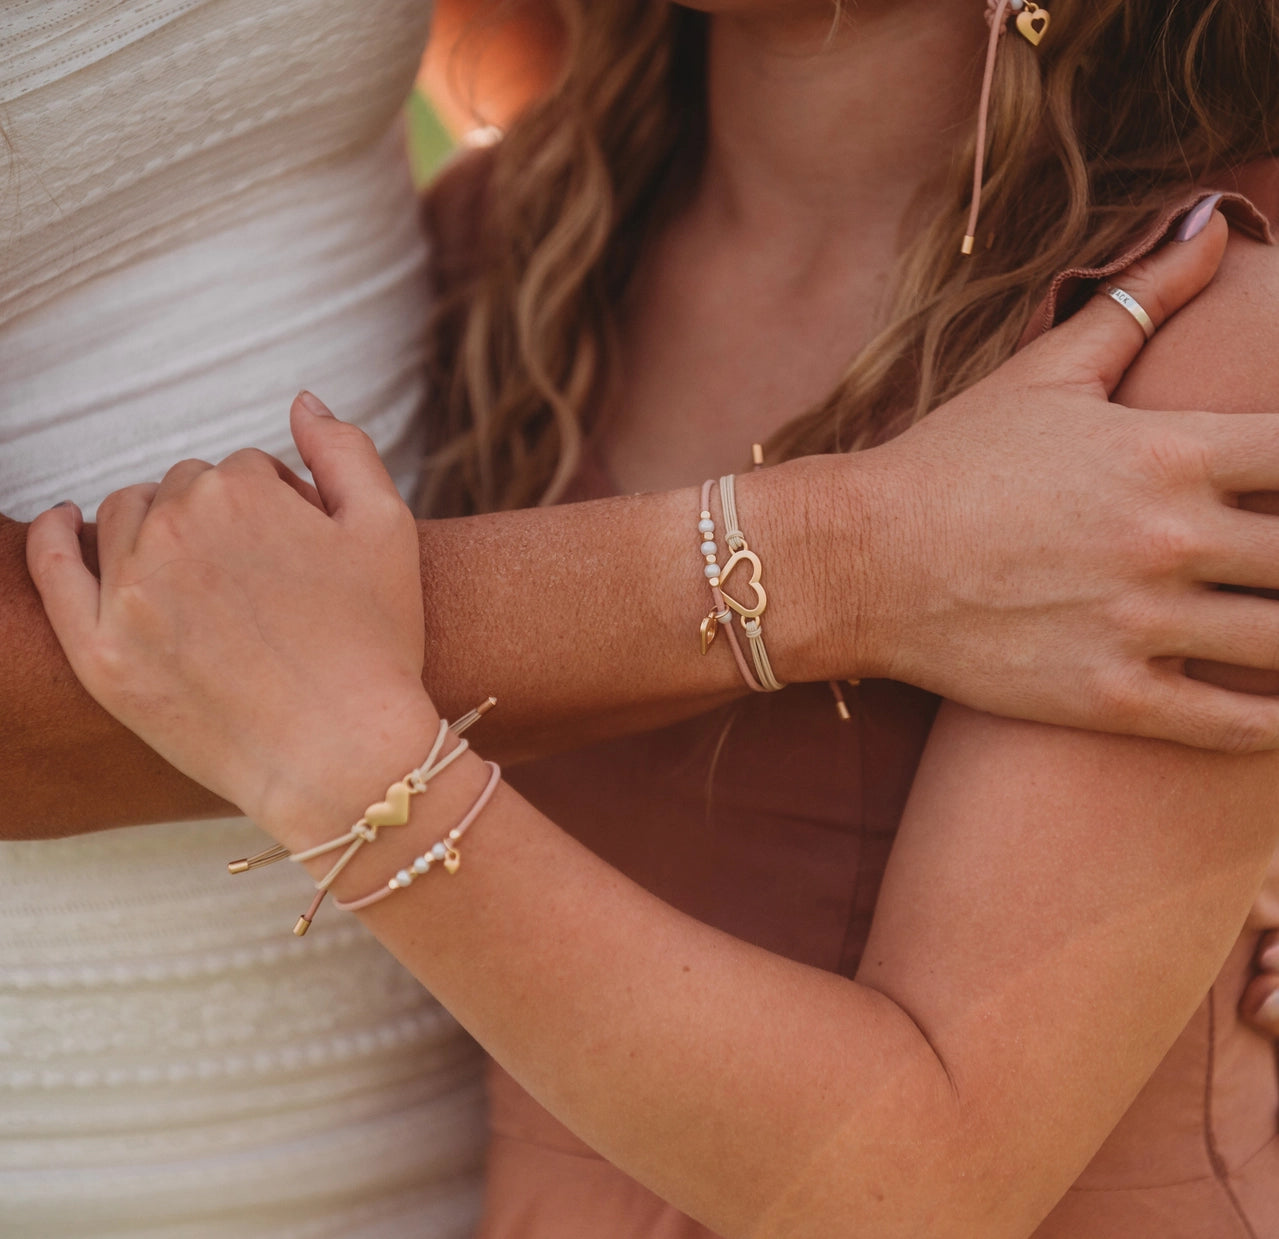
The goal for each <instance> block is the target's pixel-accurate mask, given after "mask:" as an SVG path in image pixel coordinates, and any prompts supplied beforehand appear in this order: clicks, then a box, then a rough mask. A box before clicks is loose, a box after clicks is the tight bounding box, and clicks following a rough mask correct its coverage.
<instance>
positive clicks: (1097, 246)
mask: <svg viewBox="0 0 1279 1239" xmlns="http://www.w3.org/2000/svg"><path fill="white" fill-rule="evenodd" d="M970 2H971V3H973V4H974V5H977V4H980V0H970ZM555 6H556V8H557V10H558V13H559V16H560V19H561V21H562V23H563V28H564V33H565V38H566V47H567V55H566V58H565V62H564V69H563V72H562V74H561V77H560V79H559V81H558V83H557V84H556V86H555V88H554V89H553V90H552V91H551V92H550V93H549V94H548V95H547V96H546V97H545V98H544V99H542V100H541V101H540V102H538V103H537V104H536V105H535V106H534V107H532V108H531V109H530V110H529V111H528V112H527V113H526V114H525V115H524V116H522V117H521V119H520V120H519V121H518V122H517V123H516V124H515V125H514V126H513V127H512V128H511V130H510V132H509V133H508V134H507V136H506V137H505V139H504V140H503V141H502V142H501V143H500V144H499V145H498V146H497V147H495V148H494V149H493V150H492V151H489V152H486V154H485V156H484V157H483V162H482V166H479V167H478V168H473V169H472V170H471V173H470V174H469V175H470V180H471V182H472V190H471V193H470V199H469V203H468V204H467V205H466V207H465V208H464V209H463V211H462V212H461V214H462V215H463V216H464V218H465V220H466V222H467V227H466V229H465V235H463V236H459V235H458V234H457V229H456V228H453V229H452V230H451V231H452V234H453V235H451V236H447V237H446V238H445V240H444V241H443V242H442V244H441V247H440V251H439V252H440V253H441V255H442V257H441V263H440V272H439V290H438V295H439V302H438V309H437V312H436V315H435V319H434V325H433V328H432V341H431V356H432V370H433V376H432V377H433V383H432V397H431V407H430V409H429V410H428V416H429V418H430V424H431V426H432V428H433V431H434V433H435V435H436V438H435V441H434V447H433V450H432V452H431V454H430V456H429V458H428V460H427V462H426V466H425V471H424V483H425V485H424V497H423V507H424V510H425V511H428V512H431V513H432V514H450V515H451V514H461V513H467V512H479V511H489V510H494V509H501V508H511V507H524V506H530V505H534V504H539V503H543V504H544V503H553V502H555V501H556V500H557V499H559V498H560V497H561V496H562V495H563V494H564V491H565V488H566V487H567V485H568V483H569V482H570V480H571V479H572V477H573V475H574V473H575V472H576V471H577V469H578V467H579V464H580V462H581V457H582V451H583V444H584V443H585V442H586V440H587V438H588V437H589V435H590V433H591V431H592V429H593V427H594V426H595V425H596V424H597V422H598V419H599V417H600V409H599V403H600V401H599V396H600V393H601V391H602V390H603V388H604V386H605V382H606V378H607V376H608V374H609V372H610V367H611V366H612V364H613V362H614V359H615V357H616V327H615V314H616V310H617V307H618V305H619V303H620V302H621V299H622V297H623V295H624V294H625V291H626V288H627V284H628V282H629V281H630V279H631V276H632V274H633V272H634V270H635V267H636V263H637V262H638V261H639V258H640V256H641V254H642V253H643V251H644V248H645V245H646V242H647V239H648V238H649V237H650V236H651V235H652V232H653V230H654V229H657V228H660V227H661V225H662V222H663V220H664V219H666V218H667V217H668V215H669V213H670V212H671V211H673V210H675V209H677V208H678V206H679V204H680V202H681V200H682V197H681V196H682V195H683V194H685V193H687V192H688V190H689V189H690V187H691V186H692V184H693V183H694V180H695V178H696V175H697V171H698V168H699V165H700V158H701V151H702V146H703V138H704V129H705V103H704V87H705V60H706V19H705V17H704V15H702V14H700V13H696V12H693V11H691V10H688V9H683V8H680V7H679V6H678V5H674V4H669V3H663V2H661V0H607V2H604V0H555ZM1050 7H1051V12H1052V27H1051V30H1050V32H1049V35H1048V37H1046V38H1045V40H1044V42H1043V44H1042V45H1041V46H1040V47H1039V49H1034V48H1032V47H1031V46H1030V45H1029V44H1028V43H1026V42H1025V41H1024V40H1022V39H1018V38H1015V37H1011V36H1010V37H1008V38H1006V40H1005V45H1004V47H1003V49H1002V50H1001V53H1000V56H999V58H998V62H997V70H996V74H995V81H994V90H993V95H992V101H991V113H990V115H991V134H992V136H991V139H990V147H989V154H988V163H987V166H988V169H989V171H988V174H987V181H986V187H985V193H984V197H983V207H982V220H981V237H979V240H978V252H977V254H976V255H975V256H974V257H973V258H969V259H964V258H961V257H960V255H959V252H958V240H959V238H960V237H961V236H962V235H963V232H964V218H965V214H966V210H967V205H968V197H969V190H970V178H971V172H970V171H969V169H970V168H971V158H972V146H973V140H974V139H973V136H972V135H971V134H970V136H969V139H968V150H967V152H966V154H965V158H964V159H963V160H962V161H959V163H958V165H957V168H956V171H955V172H954V173H953V174H952V175H951V183H949V184H948V185H947V186H946V187H945V190H944V195H943V197H942V201H943V202H944V203H945V205H944V207H943V209H941V210H940V211H938V212H936V213H935V214H934V215H933V217H932V218H931V219H928V220H926V221H925V222H924V223H923V225H922V227H921V228H920V229H919V230H918V232H917V234H916V235H915V236H914V237H913V239H911V240H910V242H909V243H908V245H907V247H906V249H905V251H904V252H903V254H902V255H901V257H900V260H899V262H898V265H897V271H896V277H895V283H894V289H895V291H894V293H893V296H892V299H891V304H890V306H889V308H888V310H887V313H886V315H885V318H884V321H883V326H882V328H881V329H880V330H878V332H877V333H876V334H875V336H874V338H873V339H872V340H871V341H870V343H869V344H867V345H866V346H865V347H864V348H863V349H861V351H860V352H859V353H858V354H857V355H856V356H855V357H852V358H851V360H850V362H849V365H848V367H847V370H846V371H845V373H844V375H843V377H842V379H841V380H840V381H839V383H838V384H837V385H836V387H835V388H834V390H833V391H831V392H830V394H829V395H828V396H827V397H826V399H825V400H823V401H822V402H821V403H820V404H819V405H817V406H816V407H814V408H810V409H808V410H806V411H804V412H802V413H800V415H799V416H797V417H796V418H794V419H793V420H792V421H791V422H789V423H788V424H787V425H786V426H784V427H783V428H782V429H781V430H780V431H779V432H778V433H777V434H776V435H775V436H774V438H773V440H772V441H771V442H770V443H769V444H768V445H767V454H768V459H770V460H773V461H776V460H780V459H783V458H788V457H792V456H798V455H805V454H811V453H818V452H834V451H848V450H854V449H858V448H862V447H866V446H870V445H873V444H875V443H877V442H882V441H883V440H884V439H886V438H888V437H891V436H892V435H893V434H896V433H899V432H900V431H901V430H902V429H904V428H905V427H906V426H907V425H909V424H910V423H911V422H913V421H914V420H916V419H918V418H919V417H922V416H923V415H924V414H926V413H927V412H928V411H929V410H930V409H932V408H935V407H936V406H937V405H939V404H941V403H943V402H944V401H946V400H948V399H950V398H951V397H952V396H954V395H956V394H957V393H959V392H960V391H962V390H963V389H964V388H966V387H968V386H970V385H971V384H972V383H973V382H975V381H976V380H977V379H979V378H981V377H982V376H983V375H985V374H987V373H989V372H990V371H991V370H993V369H994V368H995V367H997V366H998V365H999V364H1000V363H1001V362H1003V361H1004V360H1005V359H1007V358H1008V357H1009V356H1010V355H1011V354H1012V352H1013V351H1014V349H1015V347H1016V344H1017V340H1018V338H1019V337H1020V335H1021V333H1022V330H1023V328H1024V326H1025V324H1026V322H1027V320H1028V318H1029V316H1030V313H1031V311H1032V310H1033V309H1034V307H1035V305H1036V304H1037V302H1038V301H1039V299H1040V298H1041V296H1042V295H1043V293H1044V291H1045V288H1046V286H1047V283H1048V282H1049V280H1050V279H1051V277H1052V275H1053V274H1054V273H1055V272H1057V271H1058V270H1060V269H1062V268H1064V267H1067V266H1071V265H1077V264H1081V263H1082V264H1091V263H1095V262H1100V261H1104V260H1105V258H1106V257H1108V256H1110V255H1113V254H1114V253H1115V252H1117V251H1118V250H1119V249H1120V247H1121V246H1122V245H1123V243H1124V242H1125V240H1127V239H1129V238H1130V237H1132V236H1133V235H1134V234H1135V233H1137V232H1138V231H1140V230H1141V229H1143V228H1147V227H1149V226H1150V225H1151V224H1152V223H1153V221H1154V220H1155V218H1156V217H1157V216H1158V215H1159V213H1160V211H1161V209H1162V208H1163V207H1164V206H1166V204H1167V200H1168V197H1169V195H1170V192H1172V191H1174V190H1175V189H1176V188H1177V187H1180V186H1184V185H1186V184H1187V183H1193V182H1196V181H1199V180H1203V179H1205V178H1207V177H1209V176H1211V175H1212V174H1213V173H1214V172H1220V171H1222V170H1223V169H1228V168H1231V167H1235V166H1238V165H1242V164H1245V163H1247V162H1249V161H1251V160H1254V159H1257V158H1261V157H1263V156H1270V155H1272V154H1273V153H1274V152H1275V147H1276V137H1277V135H1276V133H1275V129H1274V126H1275V123H1276V120H1279V0H1052V4H1051V6H1050ZM973 102H974V107H973V111H974V129H975V120H976V99H974V101H973ZM457 213H458V212H457V210H456V207H455V208H454V214H457ZM990 236H997V237H998V244H996V245H993V246H991V247H989V248H986V247H984V246H983V245H982V237H990Z"/></svg>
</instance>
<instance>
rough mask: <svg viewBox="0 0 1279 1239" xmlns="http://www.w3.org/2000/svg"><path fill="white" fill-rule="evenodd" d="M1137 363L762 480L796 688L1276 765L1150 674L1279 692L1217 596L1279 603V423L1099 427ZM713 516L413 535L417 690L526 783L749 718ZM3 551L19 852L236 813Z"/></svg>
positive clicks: (771, 594) (1271, 657)
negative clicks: (531, 774)
mask: <svg viewBox="0 0 1279 1239" xmlns="http://www.w3.org/2000/svg"><path fill="white" fill-rule="evenodd" d="M1203 238H1204V239H1203V240H1202V241H1197V242H1195V243H1193V244H1192V243H1186V244H1184V245H1175V246H1168V247H1165V249H1164V250H1163V251H1160V252H1159V253H1158V254H1156V255H1155V256H1153V257H1152V258H1150V259H1147V260H1145V261H1144V262H1143V263H1142V264H1139V265H1138V266H1137V267H1134V268H1132V269H1130V270H1129V271H1128V272H1127V273H1126V274H1125V277H1124V278H1125V287H1127V288H1129V290H1130V291H1133V292H1134V295H1137V296H1138V297H1139V298H1140V299H1141V300H1142V301H1143V303H1145V304H1147V305H1148V306H1149V307H1151V309H1152V313H1154V314H1155V316H1156V318H1159V319H1162V317H1163V316H1164V315H1165V314H1166V313H1170V312H1171V311H1172V310H1173V309H1175V308H1176V307H1177V306H1179V305H1181V304H1184V303H1185V302H1186V301H1187V300H1188V299H1189V298H1190V297H1192V296H1193V295H1194V294H1195V293H1196V292H1197V291H1198V290H1199V289H1200V288H1202V287H1203V285H1204V284H1205V282H1206V281H1207V280H1208V279H1209V278H1210V276H1211V274H1212V272H1213V271H1214V270H1215V268H1216V264H1217V261H1218V260H1219V257H1220V253H1221V251H1222V249H1223V248H1224V245H1225V224H1224V222H1223V221H1222V220H1221V219H1220V218H1218V219H1217V220H1216V221H1215V225H1214V226H1213V227H1210V228H1209V229H1207V230H1205V232H1204V234H1203ZM1214 247H1215V248H1214ZM1140 343H1141V332H1140V331H1139V330H1138V329H1137V328H1136V326H1135V324H1133V323H1132V322H1131V320H1130V319H1128V318H1127V316H1126V315H1125V313H1124V311H1122V310H1121V309H1119V308H1118V307H1116V306H1114V305H1113V303H1110V302H1109V301H1105V302H1104V303H1097V304H1094V305H1091V306H1089V307H1087V308H1085V310H1083V311H1081V312H1080V313H1079V314H1078V315H1076V316H1075V318H1074V319H1072V320H1071V322H1069V323H1068V324H1066V325H1065V326H1064V327H1062V328H1058V329H1057V330H1056V331H1054V332H1052V333H1050V334H1049V335H1048V336H1046V337H1045V338H1044V339H1042V340H1039V341H1036V342H1035V344H1033V345H1031V346H1030V347H1029V348H1027V349H1025V350H1023V352H1022V353H1020V354H1019V355H1018V356H1017V357H1016V358H1014V359H1013V360H1012V361H1010V362H1009V363H1007V364H1006V365H1005V366H1003V367H1001V369H1000V370H999V371H997V372H996V374H994V375H992V376H990V377H989V378H987V379H985V380H983V381H982V382H981V383H979V384H977V385H976V386H974V387H973V388H971V389H970V390H969V391H968V392H966V393H964V395H962V396H960V397H957V398H956V399H955V400H953V401H951V402H950V403H949V404H948V405H946V406H943V408H941V409H939V410H938V411H937V412H936V413H934V414H933V415H932V416H931V417H929V418H926V419H925V420H924V421H923V422H922V423H920V424H919V425H918V426H916V427H914V428H913V429H911V430H910V431H908V432H906V434H904V435H902V436H900V437H899V438H898V439H895V440H894V441H893V442H891V443H889V444H886V445H885V446H884V447H882V448H876V449H874V450H872V451H868V452H862V453H858V454H856V455H852V456H824V457H810V458H807V459H804V460H799V461H794V462H791V463H789V464H785V465H781V466H778V467H776V468H771V469H766V470H763V471H761V472H759V473H756V474H746V475H745V476H743V477H741V478H740V479H739V484H738V510H739V512H740V513H741V517H742V520H743V521H744V522H745V527H746V530H747V532H748V534H749V536H750V538H751V542H752V546H753V547H754V548H755V549H756V550H757V551H758V552H759V554H760V555H761V557H762V560H763V563H764V565H765V568H766V576H765V578H764V584H765V586H766V588H767V591H768V600H769V608H768V613H767V634H768V642H769V649H770V653H771V657H772V661H773V665H774V668H775V670H776V672H777V675H778V676H779V678H780V679H782V680H783V681H804V680H823V679H830V678H869V677H875V676H880V677H888V678H892V679H899V680H904V681H906V682H908V683H914V684H918V685H920V686H922V687H924V688H928V689H931V690H933V691H935V692H940V693H941V694H943V695H945V696H948V697H950V698H952V699H955V700H957V701H961V702H964V703H966V704H968V705H970V706H974V707H976V708H979V709H982V710H986V711H989V712H992V713H996V714H1003V715H1008V716H1012V717H1018V718H1029V719H1034V720H1038V721H1041V722H1042V721H1046V722H1054V723H1065V724H1070V725H1073V726H1077V727H1085V728H1097V729H1101V730H1111V731H1126V732H1133V733H1136V734H1141V735H1151V736H1158V737H1172V738H1176V739H1180V740H1182V741H1183V742H1187V743H1193V744H1198V745H1202V746H1206V747H1220V748H1228V749H1233V750H1236V751H1250V750H1253V749H1257V748H1269V747H1273V746H1274V745H1275V744H1276V743H1279V701H1276V700H1272V699H1263V698H1259V697H1249V696H1245V695H1238V694H1232V693H1229V692H1226V691H1225V690H1223V689H1220V688H1216V687H1209V686H1207V685H1204V684H1198V685H1196V684H1193V683H1192V682H1191V681H1189V680H1187V679H1185V678H1184V677H1182V676H1180V675H1169V674H1161V673H1158V672H1157V671H1156V672H1152V670H1151V665H1150V659H1151V657H1152V656H1154V655H1160V654H1173V653H1175V652H1176V651H1175V650H1173V649H1170V648H1169V646H1170V644H1175V645H1176V646H1177V647H1178V648H1179V649H1180V650H1181V652H1182V653H1191V654H1202V655H1205V656H1210V657H1214V658H1216V659H1218V660H1219V661H1223V662H1231V663H1234V664H1236V665H1240V666H1256V667H1263V668H1270V669H1272V670H1273V669H1275V668H1276V667H1277V666H1279V607H1276V606H1275V605H1274V603H1273V602H1271V601H1269V600H1262V599H1256V598H1245V597H1239V596H1235V595H1228V594H1220V593H1213V592H1211V591H1205V590H1204V589H1203V586H1202V584H1201V583H1202V582H1211V581H1227V582H1231V583H1233V584H1238V585H1250V586H1274V585H1276V584H1279V579H1277V578H1279V567H1276V565H1279V524H1276V522H1275V521H1274V519H1273V518H1272V517H1269V516H1263V515H1253V514H1244V513H1241V512H1239V511H1238V510H1236V509H1235V508H1234V507H1233V506H1231V505H1232V504H1233V501H1234V495H1233V493H1231V492H1232V491H1233V490H1238V489H1248V490H1279V417H1275V416H1273V415H1270V416H1258V417H1245V418H1239V417H1233V416H1224V415H1221V416H1219V415H1213V414H1190V413H1183V414H1169V413H1139V412H1135V411H1130V410H1126V409H1123V408H1120V407H1118V406H1115V405H1111V404H1108V403H1106V401H1105V399H1104V396H1105V394H1106V393H1107V392H1108V391H1111V390H1113V389H1114V387H1115V386H1116V385H1117V384H1118V383H1119V381H1120V379H1121V378H1122V377H1123V374H1124V371H1125V369H1126V367H1127V366H1128V365H1129V364H1130V363H1131V361H1132V359H1133V357H1134V356H1135V355H1136V352H1137V349H1138V347H1139V345H1140ZM298 416H299V414H298V413H297V411H296V410H295V413H294V417H295V427H296V425H297V420H296V419H297V418H298ZM310 437H311V439H313V440H314V444H313V446H314V450H315V451H316V452H317V453H319V454H320V455H321V457H323V456H324V455H325V454H330V453H331V454H334V455H332V456H330V457H329V459H328V462H327V463H328V464H329V465H332V463H333V460H334V459H336V457H338V456H341V455H344V454H346V453H349V452H367V451H368V441H367V439H365V437H364V436H363V435H362V434H361V432H360V431H358V430H356V429H355V428H353V427H350V426H346V425H342V424H336V425H334V426H333V433H331V434H326V435H323V436H316V435H314V434H312V435H311V436H310ZM318 463H325V462H324V461H323V460H320V461H319V462H318ZM943 480H944V484H942V483H943ZM1050 496H1052V497H1055V498H1056V500H1057V503H1056V505H1054V504H1053V503H1052V502H1050V501H1049V498H1048V497H1050ZM699 506H700V505H699V497H698V492H697V489H696V488H695V487H691V486H690V487H688V488H686V489H684V490H680V491H672V492H667V493H662V494H652V495H640V496H631V497H628V498H619V499H613V500H602V501H599V502H596V503H590V504H572V505H566V506H564V507H561V508H555V509H537V510H531V511H525V512H512V513H500V514H496V515H491V516H483V517H475V518H468V519H464V520H454V521H441V522H434V523H425V524H420V525H419V526H418V536H419V545H420V551H421V567H422V571H421V580H422V586H423V589H424V591H425V596H426V599H427V606H426V614H427V616H428V620H427V629H426V658H425V670H424V679H425V682H426V683H427V684H428V685H429V686H430V688H431V691H432V693H433V695H434V697H435V700H436V701H437V702H438V703H439V705H440V707H441V708H442V709H443V710H444V711H445V713H446V714H453V715H456V714H457V713H458V712H460V711H463V710H465V709H468V708H469V707H470V706H472V705H474V704H475V703H476V702H477V701H479V700H481V699H482V698H484V697H486V696H488V695H490V694H492V695H494V696H496V697H498V698H499V700H500V701H501V708H500V709H499V710H498V711H495V712H494V713H493V714H492V715H490V716H489V718H488V719H486V720H485V724H484V729H485V735H484V748H485V750H486V751H487V752H489V753H492V754H494V755H495V756H497V757H499V758H500V759H501V760H503V761H507V762H509V761H512V760H518V759H520V758H524V757H529V756H533V755H537V754H541V753H546V752H551V751H554V750H555V749H558V748H564V747H572V746H577V745H582V744H587V743H590V742H591V741H592V740H597V739H599V738H601V737H603V736H605V735H608V734H618V733H621V732H623V731H628V730H629V731H634V730H641V729H644V728H647V727H653V726H657V725H659V724H661V723H663V722H667V721H673V720H675V719H677V718H680V717H684V716H687V715H688V714H691V713H695V712H697V711H699V710H703V709H706V708H709V707H710V706H712V705H714V704H716V703H718V702H721V701H723V700H725V699H726V698H728V697H730V696H732V695H734V694H740V693H742V692H744V691H745V690H744V689H743V687H742V685H741V683H740V681H739V679H738V676H737V672H736V669H735V667H734V665H733V662H732V660H731V658H730V657H729V653H728V651H727V649H726V648H724V645H725V643H724V642H723V641H720V642H719V643H718V644H717V646H716V647H715V648H713V649H712V650H711V651H710V652H709V654H708V655H707V656H706V657H705V658H702V657H699V655H698V653H697V648H698V639H697V637H698V634H697V628H698V622H699V620H700V619H701V617H702V616H704V615H705V614H706V612H707V609H708V607H709V602H710V600H709V594H708V591H707V587H706V583H705V580H704V578H703V577H702V575H701V568H702V561H701V559H700V557H699V555H698V552H697V544H698V535H697V533H696V522H697V514H698V510H699ZM0 532H2V533H3V535H4V557H3V561H2V562H0V573H3V575H2V576H0V591H2V593H0V781H2V783H3V786H4V788H5V791H6V810H5V814H4V819H3V823H2V824H0V825H2V828H3V833H4V834H5V835H6V836H8V837H24V836H27V837H34V836H37V835H57V834H69V833H75V832H79V831H87V830H94V829H101V828H104V827H109V826H116V825H120V824H123V823H126V822H142V821H148V820H174V819H179V818H187V817H199V816H207V815H208V814H210V813H214V812H217V811H219V809H220V808H221V806H219V805H218V804H217V802H216V801H214V800H212V799H211V798H210V797H208V796H207V795H206V794H204V793H201V792H199V790H198V789H196V788H194V787H193V786H192V785H191V784H189V783H188V782H186V781H185V780H183V779H182V778H181V777H180V776H178V775H176V774H174V773H173V772H171V771H169V770H167V769H166V768H165V767H164V766H163V764H162V763H160V762H159V761H158V759H157V758H155V757H153V756H151V755H149V754H148V752H147V751H146V750H145V748H144V747H143V746H141V744H140V743H139V742H138V741H137V740H135V739H133V738H132V737H131V736H130V735H129V734H128V733H127V732H125V731H124V730H123V729H121V728H119V727H117V726H116V725H115V724H113V723H112V722H111V721H110V720H109V719H108V718H107V717H106V716H105V715H104V714H103V713H102V712H101V711H100V710H99V709H98V708H97V707H96V706H94V705H93V704H92V703H91V702H90V701H89V699H88V698H87V697H85V696H84V694H83V693H82V692H81V690H80V689H79V687H78V686H77V684H76V682H75V680H74V678H73V677H72V676H71V673H70V671H69V670H68V668H67V667H66V665H65V663H63V661H62V660H61V657H60V655H58V653H57V645H56V643H55V641H54V639H53V636H52V634H51V632H50V631H49V629H48V627H47V625H46V623H45V620H44V617H43V614H42V612H41V610H40V608H39V603H38V601H37V599H36V596H35V592H34V590H33V589H32V587H31V584H30V581H29V579H28V577H27V574H26V569H25V567H24V566H23V563H22V557H21V545H20V544H21V542H22V534H23V530H22V527H15V526H12V525H9V526H7V527H6V528H5V529H4V530H3V531H0ZM1189 535H1193V536H1189ZM734 584H735V585H736V588H737V589H738V592H739V593H744V592H748V591H749V585H748V584H747V582H746V581H745V580H742V581H741V582H740V583H738V582H736V581H735V582H734ZM234 673H235V668H233V667H228V668H227V674H229V675H233V674H234Z"/></svg>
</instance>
